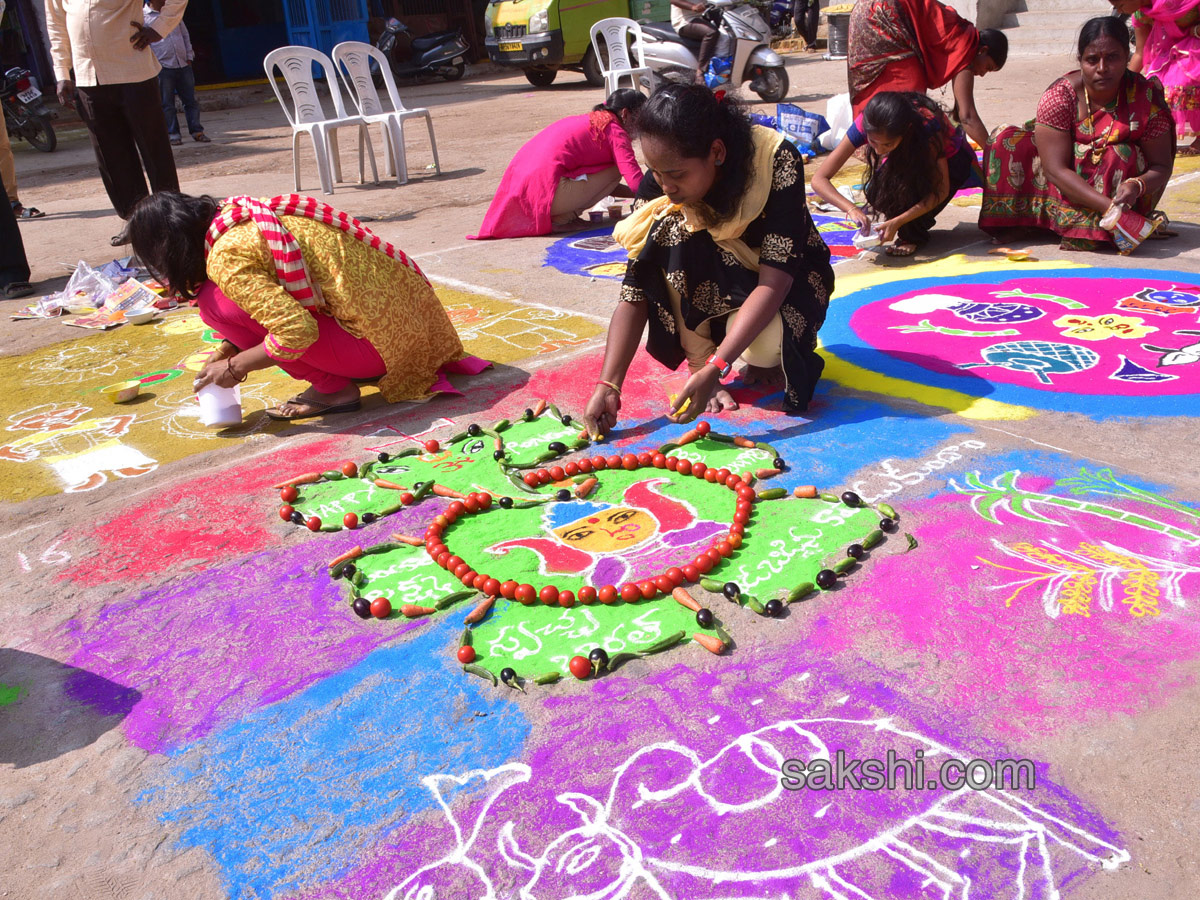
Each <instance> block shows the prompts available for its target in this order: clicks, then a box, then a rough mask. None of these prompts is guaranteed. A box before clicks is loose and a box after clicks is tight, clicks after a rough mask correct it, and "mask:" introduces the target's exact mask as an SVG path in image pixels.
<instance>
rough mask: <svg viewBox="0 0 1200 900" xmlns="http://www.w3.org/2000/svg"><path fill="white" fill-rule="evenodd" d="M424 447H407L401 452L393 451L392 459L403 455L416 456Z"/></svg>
mask: <svg viewBox="0 0 1200 900" xmlns="http://www.w3.org/2000/svg"><path fill="white" fill-rule="evenodd" d="M422 449H423V448H421V447H405V448H404V449H403V450H401V451H400V452H399V453H393V454H392V459H400V457H402V456H415V455H416V454H418V453H420V452H421V450H422Z"/></svg>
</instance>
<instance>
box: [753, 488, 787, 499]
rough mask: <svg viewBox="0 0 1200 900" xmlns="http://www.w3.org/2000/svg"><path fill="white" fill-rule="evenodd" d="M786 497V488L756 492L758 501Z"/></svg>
mask: <svg viewBox="0 0 1200 900" xmlns="http://www.w3.org/2000/svg"><path fill="white" fill-rule="evenodd" d="M786 496H787V488H767V489H766V490H765V491H759V492H758V499H759V500H779V499H780V498H782V497H786Z"/></svg>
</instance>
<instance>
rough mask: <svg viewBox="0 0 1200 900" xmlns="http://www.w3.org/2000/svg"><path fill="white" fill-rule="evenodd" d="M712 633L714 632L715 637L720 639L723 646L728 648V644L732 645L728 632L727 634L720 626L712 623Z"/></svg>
mask: <svg viewBox="0 0 1200 900" xmlns="http://www.w3.org/2000/svg"><path fill="white" fill-rule="evenodd" d="M713 631H715V632H716V633H717V637H719V638H720V639H721V643H722V644H724V645H725V646H727V647H728V646H729V645H730V644H732V643H733V638H731V637H730V636H729V632H727V631H726V630H725V629H724V628H722V627H721V626H720V625H717V624H716V623H713Z"/></svg>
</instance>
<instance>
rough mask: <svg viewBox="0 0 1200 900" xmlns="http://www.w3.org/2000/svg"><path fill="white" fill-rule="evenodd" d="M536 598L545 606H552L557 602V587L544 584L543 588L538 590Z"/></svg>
mask: <svg viewBox="0 0 1200 900" xmlns="http://www.w3.org/2000/svg"><path fill="white" fill-rule="evenodd" d="M538 599H539V600H541V601H542V602H543V603H544V604H546V605H547V606H553V605H554V604H555V603H557V602H558V588H556V587H555V586H554V585H552V584H548V585H546V586H545V587H544V588H542V589H541V590H540V591H538Z"/></svg>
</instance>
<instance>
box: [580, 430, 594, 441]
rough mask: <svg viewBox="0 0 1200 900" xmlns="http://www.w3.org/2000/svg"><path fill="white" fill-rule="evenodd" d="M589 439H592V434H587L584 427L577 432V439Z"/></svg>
mask: <svg viewBox="0 0 1200 900" xmlns="http://www.w3.org/2000/svg"><path fill="white" fill-rule="evenodd" d="M591 439H592V436H591V435H590V434H588V430H587V429H586V428H585V429H583V431H581V432H579V440H581V441H590V440H591Z"/></svg>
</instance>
